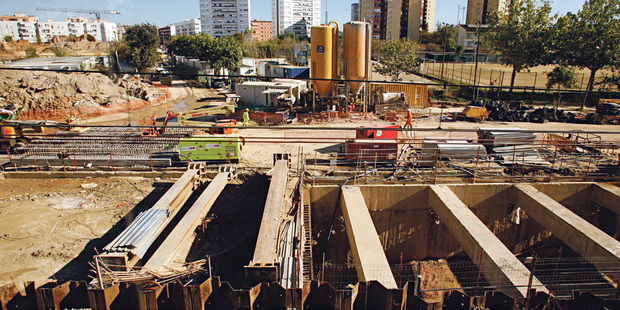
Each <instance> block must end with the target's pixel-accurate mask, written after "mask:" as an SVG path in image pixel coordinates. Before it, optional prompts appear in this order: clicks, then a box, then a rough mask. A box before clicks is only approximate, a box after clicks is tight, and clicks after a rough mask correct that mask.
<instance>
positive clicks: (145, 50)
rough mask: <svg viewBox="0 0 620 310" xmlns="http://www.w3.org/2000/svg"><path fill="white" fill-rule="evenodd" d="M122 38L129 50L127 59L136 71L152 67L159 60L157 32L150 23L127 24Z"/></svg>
mask: <svg viewBox="0 0 620 310" xmlns="http://www.w3.org/2000/svg"><path fill="white" fill-rule="evenodd" d="M123 40H124V41H125V43H126V44H127V47H128V50H129V51H128V52H129V54H128V58H129V59H128V60H129V61H130V62H131V63H132V64H133V65H134V66H135V67H136V69H137V70H138V72H144V71H145V70H147V69H149V68H151V67H153V66H154V65H155V64H156V63H157V61H158V60H159V55H158V54H157V47H158V46H159V34H158V33H157V27H156V26H154V25H151V24H139V25H134V26H129V27H127V28H126V30H125V35H124V37H123Z"/></svg>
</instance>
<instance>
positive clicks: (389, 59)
mask: <svg viewBox="0 0 620 310" xmlns="http://www.w3.org/2000/svg"><path fill="white" fill-rule="evenodd" d="M416 48H417V43H416V42H414V41H410V40H407V39H401V40H398V41H391V42H384V43H383V44H381V45H380V46H379V47H378V48H377V49H378V52H379V53H378V56H377V61H378V63H376V64H375V66H374V68H373V70H374V71H375V72H377V73H379V74H383V75H387V76H390V77H391V78H392V81H400V80H401V79H400V75H401V74H402V73H407V72H413V71H415V70H417V69H418V68H419V67H420V58H418V55H417V54H416Z"/></svg>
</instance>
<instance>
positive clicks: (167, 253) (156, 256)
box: [144, 172, 229, 270]
mask: <svg viewBox="0 0 620 310" xmlns="http://www.w3.org/2000/svg"><path fill="white" fill-rule="evenodd" d="M228 175H229V173H228V172H221V173H218V174H217V175H216V176H215V178H214V179H213V181H211V183H210V184H209V186H208V187H207V188H206V189H205V190H204V192H203V193H202V194H201V195H200V197H198V199H197V200H196V202H195V203H194V204H193V205H192V207H191V208H190V209H189V210H188V211H187V213H186V214H185V216H183V218H182V219H181V220H180V221H179V223H178V224H177V225H176V226H175V227H174V229H173V230H172V231H171V232H170V234H169V235H168V237H167V238H166V240H164V242H162V243H161V245H160V246H159V248H157V250H156V251H155V253H153V255H152V256H151V258H150V259H149V260H148V261H147V262H146V264H144V268H148V269H152V270H160V269H162V268H163V267H164V266H166V265H168V264H169V263H170V262H171V261H172V260H173V259H174V257H175V256H176V255H177V254H178V252H179V250H180V248H181V246H182V245H183V244H184V242H185V241H186V240H187V239H188V238H190V237H191V236H192V235H193V232H194V230H195V229H196V227H197V226H198V225H200V223H201V222H202V219H203V218H204V217H205V216H206V215H207V214H208V213H209V210H211V207H212V206H213V204H214V203H215V200H217V197H219V195H220V194H221V193H222V191H223V190H224V188H225V187H226V184H227V183H228Z"/></svg>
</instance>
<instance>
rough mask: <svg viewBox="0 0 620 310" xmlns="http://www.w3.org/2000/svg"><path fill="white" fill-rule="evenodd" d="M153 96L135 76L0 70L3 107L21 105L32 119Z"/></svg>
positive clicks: (0, 100) (146, 98) (146, 85)
mask: <svg viewBox="0 0 620 310" xmlns="http://www.w3.org/2000/svg"><path fill="white" fill-rule="evenodd" d="M150 97H151V91H150V90H149V85H148V84H146V83H143V82H141V81H140V80H138V79H136V78H134V77H125V78H121V79H118V80H116V81H114V80H112V79H110V78H109V77H107V76H106V75H103V74H99V73H87V74H81V73H57V72H40V71H11V70H0V105H9V104H15V105H20V106H22V107H23V109H22V114H27V115H28V116H29V117H36V115H38V114H40V115H46V114H49V113H48V112H49V111H54V112H55V113H59V112H60V113H62V111H65V112H68V113H71V112H72V111H73V110H74V109H76V108H92V107H95V108H98V107H101V106H110V105H115V104H123V103H126V102H128V101H134V100H148V99H149V98H150ZM68 113H67V114H68Z"/></svg>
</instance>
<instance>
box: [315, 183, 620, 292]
mask: <svg viewBox="0 0 620 310" xmlns="http://www.w3.org/2000/svg"><path fill="white" fill-rule="evenodd" d="M619 194H620V188H618V187H617V186H615V185H612V184H609V183H549V184H526V183H523V184H481V185H478V184H457V185H358V186H355V185H354V182H353V181H351V182H350V183H348V184H346V185H343V186H338V185H308V186H307V190H306V192H305V196H304V197H305V199H307V201H309V202H308V204H309V206H310V209H311V210H312V211H311V214H312V237H313V240H314V246H313V263H314V269H313V273H314V276H315V278H316V279H318V280H324V281H328V282H329V283H330V284H331V285H332V286H334V287H335V288H336V289H345V290H346V289H350V288H351V287H352V285H354V284H355V283H356V282H357V281H377V282H379V283H381V284H382V285H383V286H384V287H386V288H388V289H389V288H399V289H403V288H404V287H405V286H406V285H407V283H409V285H412V284H413V283H416V281H417V284H416V287H417V289H418V290H419V291H418V292H417V293H419V295H418V296H421V297H423V298H424V299H425V300H426V301H427V302H436V301H439V300H441V299H442V297H443V295H444V294H448V293H449V292H452V291H459V292H462V293H465V294H467V295H469V296H481V295H484V293H485V292H490V291H495V292H502V293H504V294H506V295H508V296H511V298H515V299H524V298H526V297H528V290H529V289H532V290H536V291H538V292H544V293H546V294H553V296H555V297H556V298H571V297H574V296H573V295H572V294H573V292H574V291H587V292H589V293H592V294H595V295H596V296H598V297H600V298H611V297H613V296H614V295H615V294H616V292H617V289H616V287H617V286H616V284H615V283H617V281H618V280H619V279H618V278H619V277H620V273H618V270H617V269H618V268H617V267H618V266H620V242H618V241H617V235H618V229H619V227H618V214H619V213H618V212H620V206H619V205H618V203H617V201H618V198H620V196H619ZM360 205H361V206H362V207H361V208H360ZM369 249H371V250H372V253H369V252H368V250H369ZM418 277H419V278H418Z"/></svg>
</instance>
